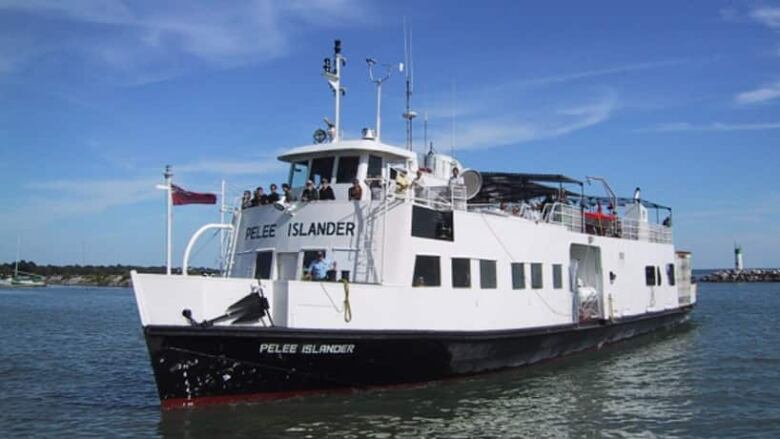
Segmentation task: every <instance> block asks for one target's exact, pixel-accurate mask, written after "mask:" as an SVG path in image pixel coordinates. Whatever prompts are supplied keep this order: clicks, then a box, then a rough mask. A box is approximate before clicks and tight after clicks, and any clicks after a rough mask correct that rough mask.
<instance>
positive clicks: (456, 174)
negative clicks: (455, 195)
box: [450, 166, 465, 186]
mask: <svg viewBox="0 0 780 439" xmlns="http://www.w3.org/2000/svg"><path fill="white" fill-rule="evenodd" d="M463 184H465V183H464V182H463V177H461V176H460V171H459V170H458V167H457V166H455V167H453V168H452V177H450V186H454V185H460V186H462V185H463Z"/></svg>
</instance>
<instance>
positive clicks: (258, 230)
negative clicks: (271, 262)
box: [244, 224, 276, 240]
mask: <svg viewBox="0 0 780 439" xmlns="http://www.w3.org/2000/svg"><path fill="white" fill-rule="evenodd" d="M275 237H276V224H265V225H263V226H253V227H247V228H246V236H245V237H244V240H247V239H263V238H275Z"/></svg>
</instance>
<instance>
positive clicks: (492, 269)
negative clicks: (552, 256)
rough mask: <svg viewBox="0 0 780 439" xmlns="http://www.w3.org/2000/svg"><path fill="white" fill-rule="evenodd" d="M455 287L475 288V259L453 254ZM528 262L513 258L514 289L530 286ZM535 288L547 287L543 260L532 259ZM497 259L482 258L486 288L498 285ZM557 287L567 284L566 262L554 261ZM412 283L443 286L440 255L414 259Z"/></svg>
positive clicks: (482, 283)
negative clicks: (526, 273)
mask: <svg viewBox="0 0 780 439" xmlns="http://www.w3.org/2000/svg"><path fill="white" fill-rule="evenodd" d="M451 263H452V287H453V288H471V259H469V258H452V260H451ZM525 265H526V264H525V263H523V262H513V263H512V264H511V273H512V289H513V290H522V289H525V288H526V281H525ZM530 265H531V288H532V289H542V288H544V281H543V276H542V271H543V267H542V264H541V263H538V262H534V263H531V264H530ZM496 273H497V272H496V261H491V260H487V259H480V260H479V287H480V288H482V289H494V288H497V287H498V276H497V274H496ZM552 279H553V288H555V289H561V288H563V265H561V264H553V265H552ZM412 286H415V287H439V286H441V267H440V260H439V257H438V256H427V255H418V256H417V258H416V259H415V263H414V277H413V278H412Z"/></svg>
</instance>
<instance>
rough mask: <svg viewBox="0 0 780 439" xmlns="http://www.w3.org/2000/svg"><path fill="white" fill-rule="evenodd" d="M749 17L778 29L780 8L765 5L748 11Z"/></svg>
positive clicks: (779, 25)
mask: <svg viewBox="0 0 780 439" xmlns="http://www.w3.org/2000/svg"><path fill="white" fill-rule="evenodd" d="M750 18H752V19H753V20H755V21H757V22H759V23H761V24H763V25H764V26H767V27H769V28H772V29H780V8H777V7H771V6H765V7H760V8H757V9H753V10H752V11H750Z"/></svg>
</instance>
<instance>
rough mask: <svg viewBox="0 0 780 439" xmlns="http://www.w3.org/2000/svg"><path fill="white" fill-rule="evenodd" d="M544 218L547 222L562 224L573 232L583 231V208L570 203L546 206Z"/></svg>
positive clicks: (543, 213)
mask: <svg viewBox="0 0 780 439" xmlns="http://www.w3.org/2000/svg"><path fill="white" fill-rule="evenodd" d="M542 218H543V219H544V221H545V222H548V223H552V224H560V225H562V226H564V227H566V228H567V229H569V230H571V231H572V232H582V231H583V228H582V209H581V208H580V207H578V206H572V205H570V204H562V203H553V204H547V205H546V206H544V210H543V211H542Z"/></svg>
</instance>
